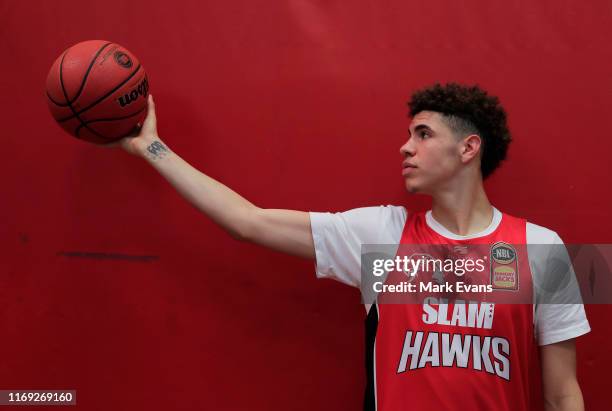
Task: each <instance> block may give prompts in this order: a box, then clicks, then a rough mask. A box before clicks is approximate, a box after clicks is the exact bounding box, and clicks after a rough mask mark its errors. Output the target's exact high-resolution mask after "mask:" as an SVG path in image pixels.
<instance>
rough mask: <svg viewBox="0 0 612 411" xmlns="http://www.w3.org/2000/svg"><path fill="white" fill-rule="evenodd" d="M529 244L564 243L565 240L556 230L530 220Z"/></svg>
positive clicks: (528, 224) (528, 228)
mask: <svg viewBox="0 0 612 411" xmlns="http://www.w3.org/2000/svg"><path fill="white" fill-rule="evenodd" d="M527 244H563V241H562V240H561V237H559V234H557V233H556V232H555V231H553V230H551V229H549V228H546V227H543V226H541V225H537V224H534V223H531V222H529V221H528V222H527Z"/></svg>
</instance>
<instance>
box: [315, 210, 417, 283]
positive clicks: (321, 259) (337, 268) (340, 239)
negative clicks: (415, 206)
mask: <svg viewBox="0 0 612 411" xmlns="http://www.w3.org/2000/svg"><path fill="white" fill-rule="evenodd" d="M405 221H406V209H405V208H404V207H398V206H378V207H362V208H355V209H352V210H349V211H344V212H339V213H318V212H310V225H311V229H312V238H313V241H314V247H315V254H316V262H315V271H316V275H317V277H318V278H332V279H334V280H337V281H340V282H342V283H344V284H348V285H351V286H354V287H359V284H360V283H361V245H362V244H397V243H399V240H400V237H401V234H402V229H403V226H404V223H405Z"/></svg>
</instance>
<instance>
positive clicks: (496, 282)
mask: <svg viewBox="0 0 612 411" xmlns="http://www.w3.org/2000/svg"><path fill="white" fill-rule="evenodd" d="M491 286H492V287H493V289H494V290H508V291H518V289H519V282H518V255H517V253H516V250H515V248H514V247H513V246H511V245H510V244H508V243H504V242H503V241H499V242H497V243H495V244H493V245H492V246H491Z"/></svg>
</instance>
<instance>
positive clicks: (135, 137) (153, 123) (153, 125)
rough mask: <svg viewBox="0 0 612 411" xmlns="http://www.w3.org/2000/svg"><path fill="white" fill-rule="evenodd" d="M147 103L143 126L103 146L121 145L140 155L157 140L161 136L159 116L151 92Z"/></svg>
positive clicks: (131, 152) (128, 150) (126, 149)
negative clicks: (158, 129) (158, 125)
mask: <svg viewBox="0 0 612 411" xmlns="http://www.w3.org/2000/svg"><path fill="white" fill-rule="evenodd" d="M147 103H148V104H147V116H146V117H145V120H144V122H143V124H142V126H140V127H138V126H137V127H136V128H135V129H134V130H133V131H132V133H131V134H130V135H129V136H127V137H123V138H122V139H121V140H119V141H115V142H113V143H110V144H102V146H103V147H117V146H121V147H122V148H123V149H124V150H125V151H127V152H128V153H130V154H133V155H135V156H140V155H142V154H143V153H144V151H145V150H146V149H147V147H148V146H149V145H150V144H152V143H153V142H154V141H155V140H159V136H158V135H157V117H156V115H155V102H154V101H153V95H151V94H149V98H148V100H147Z"/></svg>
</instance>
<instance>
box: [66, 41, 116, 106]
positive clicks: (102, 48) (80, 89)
mask: <svg viewBox="0 0 612 411" xmlns="http://www.w3.org/2000/svg"><path fill="white" fill-rule="evenodd" d="M111 44H113V43H111V42H108V43H106V44H105V45H103V46H102V47H101V48H100V50H98V52H97V53H96V55H95V56H94V58H93V60H91V63H89V67H87V71H86V72H85V76H83V81H82V82H81V87H80V88H79V91H78V92H77V94H76V96H75V97H74V99H72V101H71V102H70V103H74V102H75V101H77V99H78V98H79V97H80V96H81V93H82V92H83V89H84V88H85V82H86V81H87V77H89V72H90V71H91V68H92V67H93V65H94V63H95V62H96V60H97V59H98V56H100V53H102V51H103V50H104V49H105V48H107V47H108V46H109V45H111Z"/></svg>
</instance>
